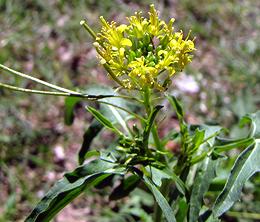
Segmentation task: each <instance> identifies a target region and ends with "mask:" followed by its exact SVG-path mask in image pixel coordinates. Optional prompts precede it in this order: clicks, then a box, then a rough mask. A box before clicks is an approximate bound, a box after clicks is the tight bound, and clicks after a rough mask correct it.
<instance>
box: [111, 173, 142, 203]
mask: <svg viewBox="0 0 260 222" xmlns="http://www.w3.org/2000/svg"><path fill="white" fill-rule="evenodd" d="M139 183H140V178H139V177H138V176H136V175H131V176H129V177H127V178H126V179H123V180H122V181H121V183H120V185H119V186H117V187H116V188H115V189H114V190H113V191H112V193H111V194H110V196H109V200H119V199H121V198H123V197H126V196H128V195H129V193H131V192H132V191H133V190H134V189H135V188H136V187H137V186H138V184H139Z"/></svg>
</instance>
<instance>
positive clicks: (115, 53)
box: [83, 5, 195, 91]
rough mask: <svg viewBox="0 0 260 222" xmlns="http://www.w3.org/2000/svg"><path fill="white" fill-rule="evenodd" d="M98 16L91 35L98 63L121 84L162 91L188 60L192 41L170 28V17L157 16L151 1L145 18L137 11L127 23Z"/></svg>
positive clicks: (192, 48) (171, 25) (192, 44)
mask: <svg viewBox="0 0 260 222" xmlns="http://www.w3.org/2000/svg"><path fill="white" fill-rule="evenodd" d="M100 20H101V22H102V25H103V27H102V30H101V32H100V33H98V34H97V36H94V37H95V40H96V42H95V43H94V46H95V48H96V50H97V52H98V54H99V56H100V62H101V64H106V67H107V69H109V70H111V71H112V72H113V73H114V74H111V75H112V77H113V79H116V81H117V82H118V83H119V84H120V85H121V86H122V87H124V88H128V89H133V88H137V89H140V90H142V89H144V88H145V87H149V88H156V89H158V90H160V91H164V90H165V88H167V87H168V85H169V83H170V78H171V77H172V76H173V75H174V74H175V73H176V72H178V71H181V70H183V68H184V67H185V66H186V65H187V64H188V63H189V62H191V58H192V56H191V54H190V53H191V52H192V51H193V50H194V49H195V48H194V42H193V41H191V40H189V39H188V37H189V36H188V37H186V39H183V33H182V32H174V28H173V22H174V19H171V20H170V22H169V23H168V24H166V23H165V22H164V21H162V20H160V19H159V17H158V12H157V11H156V10H155V8H154V6H153V5H151V7H150V13H149V19H146V18H144V17H142V13H141V12H139V13H136V14H135V16H131V17H130V18H128V21H129V25H125V24H122V25H117V24H116V22H111V23H108V22H107V21H106V20H105V19H104V18H103V17H100ZM83 24H84V23H83ZM165 71H166V72H167V74H166V75H164V76H163V75H162V73H164V72H165ZM121 79H122V80H121Z"/></svg>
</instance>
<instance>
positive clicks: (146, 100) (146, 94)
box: [144, 87, 151, 116]
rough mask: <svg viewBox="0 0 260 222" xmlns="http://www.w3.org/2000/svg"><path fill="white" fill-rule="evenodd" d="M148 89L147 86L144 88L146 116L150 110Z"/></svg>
mask: <svg viewBox="0 0 260 222" xmlns="http://www.w3.org/2000/svg"><path fill="white" fill-rule="evenodd" d="M150 96H151V94H150V89H149V88H148V87H147V88H145V89H144V106H145V109H146V114H147V116H149V115H150V112H151V101H150Z"/></svg>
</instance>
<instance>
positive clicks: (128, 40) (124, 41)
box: [120, 38, 132, 47]
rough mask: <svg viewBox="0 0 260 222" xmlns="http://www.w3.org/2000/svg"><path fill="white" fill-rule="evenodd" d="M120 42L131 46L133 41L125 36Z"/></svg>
mask: <svg viewBox="0 0 260 222" xmlns="http://www.w3.org/2000/svg"><path fill="white" fill-rule="evenodd" d="M120 43H121V45H123V46H129V47H131V46H132V42H131V40H130V39H126V38H123V39H122V40H121V42H120Z"/></svg>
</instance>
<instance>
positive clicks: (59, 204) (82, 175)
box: [25, 159, 124, 222]
mask: <svg viewBox="0 0 260 222" xmlns="http://www.w3.org/2000/svg"><path fill="white" fill-rule="evenodd" d="M115 166H116V165H115V164H113V163H108V162H105V161H102V160H100V159H97V160H94V161H92V162H90V163H88V164H86V165H83V166H80V167H78V168H77V169H75V170H74V171H73V172H71V173H67V174H65V175H64V177H63V179H61V180H59V181H58V182H57V183H56V184H55V185H54V186H53V187H52V188H51V189H50V190H49V192H48V193H47V194H46V195H45V196H44V197H43V198H42V200H41V201H40V202H39V203H38V204H37V206H36V207H35V208H34V210H33V211H32V212H31V214H30V215H29V216H28V217H27V219H26V220H25V222H43V221H44V222H48V221H50V220H51V219H52V218H54V217H55V215H56V214H57V213H58V212H59V211H60V210H61V209H62V208H64V207H65V206H66V205H67V204H69V203H70V202H71V201H72V200H73V199H75V198H76V197H77V196H78V195H80V194H81V193H82V192H84V190H85V189H86V188H87V187H88V186H90V185H94V184H96V183H98V182H100V181H102V180H104V179H105V178H106V177H108V176H109V175H111V174H122V173H124V169H122V168H120V169H117V168H114V167H115Z"/></svg>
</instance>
